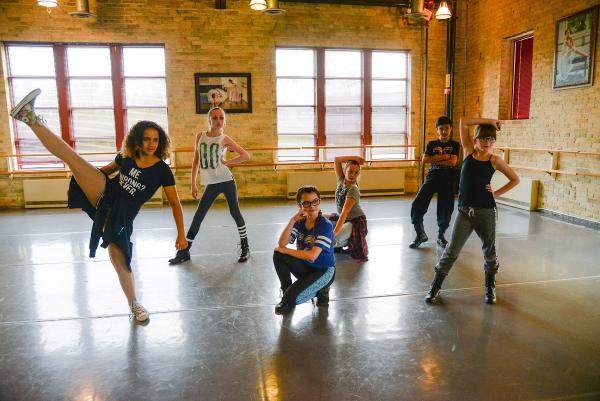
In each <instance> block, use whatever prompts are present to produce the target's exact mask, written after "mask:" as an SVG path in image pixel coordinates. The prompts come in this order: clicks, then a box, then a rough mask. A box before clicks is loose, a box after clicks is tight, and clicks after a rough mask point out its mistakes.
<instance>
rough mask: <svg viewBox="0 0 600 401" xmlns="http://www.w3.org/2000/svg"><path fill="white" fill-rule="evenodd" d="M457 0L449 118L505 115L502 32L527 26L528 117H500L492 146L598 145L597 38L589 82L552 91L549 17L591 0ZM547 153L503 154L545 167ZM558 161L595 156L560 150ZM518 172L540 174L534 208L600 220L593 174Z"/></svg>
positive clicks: (569, 164) (590, 161) (579, 164)
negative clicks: (530, 78) (530, 81)
mask: <svg viewBox="0 0 600 401" xmlns="http://www.w3.org/2000/svg"><path fill="white" fill-rule="evenodd" d="M461 4H462V7H461V10H460V19H459V23H458V25H459V26H458V40H457V49H456V50H457V77H456V82H457V88H456V92H455V93H456V103H455V116H454V117H455V119H457V118H459V117H461V116H465V115H466V116H481V117H491V118H503V117H504V118H505V117H506V108H507V103H506V102H507V94H506V90H507V89H509V88H510V83H509V84H508V85H507V80H510V68H511V67H512V63H511V60H510V51H507V49H510V41H509V40H507V38H510V37H512V36H515V35H518V34H520V33H522V32H526V31H533V36H534V41H533V72H532V74H533V88H532V93H531V113H530V118H529V119H528V120H513V121H510V120H508V121H506V126H505V129H504V130H503V132H502V133H501V135H499V137H498V142H497V145H504V146H512V147H529V148H543V149H573V150H580V151H595V152H600V132H599V130H598V127H599V124H600V106H599V105H600V86H599V85H600V82H598V73H597V71H598V68H599V66H600V64H599V60H598V58H599V52H598V50H599V49H598V45H597V44H596V57H595V58H596V66H595V71H594V75H595V78H594V85H593V86H591V87H584V88H574V89H567V90H560V91H555V90H552V77H553V68H554V41H555V30H556V20H557V19H559V18H561V17H564V16H567V15H570V14H573V13H575V12H578V11H580V10H583V9H586V8H588V7H591V6H594V5H596V4H598V2H597V0H569V1H564V0H545V1H516V0H470V1H462V2H461ZM596 43H598V42H596ZM507 58H508V59H507ZM507 61H508V63H507ZM509 82H510V81H509ZM550 159H551V157H550V155H548V154H547V153H531V152H512V153H511V156H510V160H511V163H513V164H515V165H526V166H532V167H543V168H547V167H549V165H550ZM560 168H561V169H564V170H571V171H573V170H578V171H595V172H600V157H598V156H574V155H561V160H560ZM519 174H520V175H521V176H525V177H532V178H537V179H540V180H541V181H542V182H541V184H542V185H541V187H542V190H541V191H540V195H539V203H540V205H541V207H542V208H544V209H547V210H551V211H556V212H559V213H563V214H567V215H571V216H575V217H580V218H584V219H588V220H594V221H600V178H598V177H583V176H570V175H558V176H557V177H556V178H552V177H551V176H550V175H548V174H547V173H531V172H527V171H525V170H521V171H519Z"/></svg>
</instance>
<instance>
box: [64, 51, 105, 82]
mask: <svg viewBox="0 0 600 401" xmlns="http://www.w3.org/2000/svg"><path fill="white" fill-rule="evenodd" d="M67 63H68V66H69V76H71V77H73V76H80V77H81V76H84V77H110V76H111V69H110V50H109V48H108V47H92V46H69V47H67Z"/></svg>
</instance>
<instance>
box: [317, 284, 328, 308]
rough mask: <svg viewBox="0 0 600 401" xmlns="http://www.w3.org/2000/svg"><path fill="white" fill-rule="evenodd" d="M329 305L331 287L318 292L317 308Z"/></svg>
mask: <svg viewBox="0 0 600 401" xmlns="http://www.w3.org/2000/svg"><path fill="white" fill-rule="evenodd" d="M326 305H329V287H327V288H323V289H321V290H319V291H317V306H326Z"/></svg>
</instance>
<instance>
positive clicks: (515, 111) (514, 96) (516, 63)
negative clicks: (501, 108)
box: [510, 32, 534, 120]
mask: <svg viewBox="0 0 600 401" xmlns="http://www.w3.org/2000/svg"><path fill="white" fill-rule="evenodd" d="M526 40H531V43H532V45H531V46H532V50H531V71H530V76H529V81H530V88H529V94H528V101H529V104H528V107H527V115H526V116H525V115H523V116H520V114H519V108H520V105H521V100H520V98H519V95H520V93H519V88H520V85H521V81H522V77H523V74H522V71H523V70H522V63H521V61H520V60H518V59H517V57H518V53H517V46H519V44H521V45H522V43H523V42H524V41H526ZM533 45H534V35H533V32H529V33H526V34H524V35H520V36H518V37H515V38H513V39H512V43H511V46H512V82H511V92H510V93H511V96H510V119H511V120H528V119H530V118H531V90H532V89H533Z"/></svg>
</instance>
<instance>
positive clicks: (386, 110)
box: [371, 107, 406, 136]
mask: <svg viewBox="0 0 600 401" xmlns="http://www.w3.org/2000/svg"><path fill="white" fill-rule="evenodd" d="M371 129H372V132H373V136H375V134H386V133H401V132H406V109H405V108H404V107H373V113H372V114H371Z"/></svg>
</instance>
